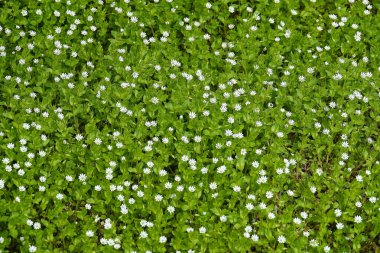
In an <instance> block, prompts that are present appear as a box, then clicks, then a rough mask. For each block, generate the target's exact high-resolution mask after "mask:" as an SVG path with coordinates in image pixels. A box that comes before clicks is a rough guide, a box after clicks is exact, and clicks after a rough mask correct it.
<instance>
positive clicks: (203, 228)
mask: <svg viewBox="0 0 380 253" xmlns="http://www.w3.org/2000/svg"><path fill="white" fill-rule="evenodd" d="M206 231H207V230H206V228H205V227H200V228H199V233H201V234H204V233H206Z"/></svg>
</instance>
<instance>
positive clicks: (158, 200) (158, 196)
mask: <svg viewBox="0 0 380 253" xmlns="http://www.w3.org/2000/svg"><path fill="white" fill-rule="evenodd" d="M162 199H163V197H162V196H161V195H160V194H157V195H156V196H155V197H154V200H155V201H157V202H160V201H161V200H162Z"/></svg>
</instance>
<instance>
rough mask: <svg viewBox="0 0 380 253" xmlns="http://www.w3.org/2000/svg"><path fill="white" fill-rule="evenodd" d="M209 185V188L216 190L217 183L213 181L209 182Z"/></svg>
mask: <svg viewBox="0 0 380 253" xmlns="http://www.w3.org/2000/svg"><path fill="white" fill-rule="evenodd" d="M209 187H210V189H211V190H216V188H217V187H218V185H217V184H216V183H215V182H212V183H210V185H209Z"/></svg>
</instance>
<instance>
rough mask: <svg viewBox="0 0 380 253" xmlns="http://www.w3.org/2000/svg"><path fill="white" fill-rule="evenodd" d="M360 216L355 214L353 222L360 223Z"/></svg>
mask: <svg viewBox="0 0 380 253" xmlns="http://www.w3.org/2000/svg"><path fill="white" fill-rule="evenodd" d="M362 220H363V219H362V217H360V216H359V215H356V216H355V218H354V222H355V223H361V222H362Z"/></svg>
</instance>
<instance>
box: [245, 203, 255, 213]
mask: <svg viewBox="0 0 380 253" xmlns="http://www.w3.org/2000/svg"><path fill="white" fill-rule="evenodd" d="M245 208H247V210H248V211H251V210H252V209H253V208H254V206H253V205H252V203H248V204H247V205H245Z"/></svg>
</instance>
